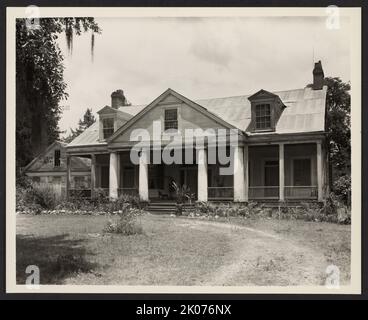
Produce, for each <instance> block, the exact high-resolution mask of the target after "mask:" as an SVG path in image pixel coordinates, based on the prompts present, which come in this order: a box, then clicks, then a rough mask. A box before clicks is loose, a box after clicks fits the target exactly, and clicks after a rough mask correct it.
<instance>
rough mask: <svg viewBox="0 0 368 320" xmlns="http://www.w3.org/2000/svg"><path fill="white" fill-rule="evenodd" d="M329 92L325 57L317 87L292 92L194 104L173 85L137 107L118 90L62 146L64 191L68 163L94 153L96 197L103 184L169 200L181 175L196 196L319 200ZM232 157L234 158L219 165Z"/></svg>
mask: <svg viewBox="0 0 368 320" xmlns="http://www.w3.org/2000/svg"><path fill="white" fill-rule="evenodd" d="M326 93H327V87H326V86H324V73H323V69H322V64H321V62H320V61H319V62H317V63H315V66H314V70H313V84H312V85H308V86H306V87H304V88H301V89H296V90H286V91H280V92H269V91H267V90H263V89H262V90H259V91H258V92H255V93H253V94H251V95H241V96H235V97H226V98H214V99H202V100H191V99H190V98H189V97H185V96H183V95H181V94H179V93H177V92H176V91H174V90H172V89H168V90H166V91H165V92H164V93H162V94H161V95H160V96H158V97H157V98H156V99H154V100H153V101H152V102H151V103H149V104H148V105H137V106H134V105H133V106H132V105H127V103H126V98H125V95H124V92H123V91H122V90H118V91H115V92H113V93H112V95H111V106H105V107H104V108H103V109H101V110H100V111H99V112H98V115H99V119H98V121H97V122H96V123H95V124H94V125H92V126H91V127H90V128H88V129H87V130H86V131H85V132H83V133H82V134H81V135H80V136H78V137H77V138H76V139H74V140H73V141H72V142H71V143H69V144H68V145H67V146H66V154H67V171H68V174H67V188H68V190H72V189H73V186H72V184H71V181H72V180H71V166H70V164H71V159H73V158H74V157H89V158H90V159H91V190H92V191H91V195H92V197H93V195H94V192H95V190H96V189H101V190H104V191H105V192H106V194H108V195H109V197H110V198H111V199H116V198H118V197H119V195H120V194H122V193H126V194H134V195H139V197H140V198H141V200H144V201H149V200H154V199H167V198H170V197H173V196H174V195H173V190H172V188H171V185H172V182H173V181H175V182H176V183H177V184H178V185H184V184H185V185H186V186H188V187H189V188H190V190H191V192H192V193H193V194H194V196H195V198H196V199H197V200H199V201H207V200H233V201H239V202H247V201H249V200H256V201H266V200H271V201H289V200H292V201H306V200H317V201H323V199H324V198H325V197H326V195H327V192H328V170H327V165H328V157H327V148H326V141H325V130H326V128H325V112H326ZM188 132H190V133H191V134H192V135H190V134H188V135H187V133H188ZM193 132H194V133H195V134H194V135H193ZM234 141H235V143H234ZM176 151H177V154H175V153H176ZM179 151H180V152H179ZM220 151H221V152H220ZM227 157H228V158H229V159H232V163H231V160H230V162H229V163H224V161H221V159H223V158H225V159H226V158H227ZM164 158H165V159H166V161H163V160H164ZM187 160H188V161H187ZM232 164H233V165H232ZM226 169H227V170H226ZM229 170H230V173H229ZM225 171H227V172H226V173H225Z"/></svg>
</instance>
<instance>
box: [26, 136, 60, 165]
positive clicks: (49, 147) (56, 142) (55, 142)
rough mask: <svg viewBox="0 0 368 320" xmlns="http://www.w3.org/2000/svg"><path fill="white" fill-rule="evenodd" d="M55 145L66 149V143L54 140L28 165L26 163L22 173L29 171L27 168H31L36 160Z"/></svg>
mask: <svg viewBox="0 0 368 320" xmlns="http://www.w3.org/2000/svg"><path fill="white" fill-rule="evenodd" d="M56 144H58V145H59V146H60V147H62V148H63V147H66V145H67V144H66V143H65V142H62V141H59V140H55V141H54V142H53V143H51V144H50V145H49V146H48V147H47V148H46V149H45V150H43V151H42V152H41V153H39V154H38V155H37V156H36V157H35V158H34V159H33V160H32V161H31V162H30V163H28V164H27V165H26V166H25V167H24V169H23V170H24V171H27V170H29V168H31V167H32V166H33V165H34V164H35V163H36V162H37V160H38V159H40V158H41V157H42V156H44V155H46V154H47V153H48V152H49V151H50V150H51V149H52V148H53V147H54V146H55V145H56Z"/></svg>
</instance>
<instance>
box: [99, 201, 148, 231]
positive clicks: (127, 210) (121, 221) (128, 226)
mask: <svg viewBox="0 0 368 320" xmlns="http://www.w3.org/2000/svg"><path fill="white" fill-rule="evenodd" d="M141 215H142V210H140V209H137V208H132V207H131V205H130V204H128V203H125V204H124V205H123V207H122V210H119V212H118V216H119V218H118V220H115V221H114V220H113V219H112V218H110V219H109V220H108V222H107V224H106V225H105V228H104V230H103V231H104V232H105V233H118V234H122V235H125V236H130V235H134V234H142V233H143V228H142V225H141V224H140V223H138V222H137V217H139V216H141Z"/></svg>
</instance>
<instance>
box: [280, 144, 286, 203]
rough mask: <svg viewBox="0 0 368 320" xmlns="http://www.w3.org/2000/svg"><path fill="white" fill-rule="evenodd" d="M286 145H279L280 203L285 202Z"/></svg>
mask: <svg viewBox="0 0 368 320" xmlns="http://www.w3.org/2000/svg"><path fill="white" fill-rule="evenodd" d="M284 169H285V168H284V144H283V143H280V144H279V185H280V201H284V200H285V170H284Z"/></svg>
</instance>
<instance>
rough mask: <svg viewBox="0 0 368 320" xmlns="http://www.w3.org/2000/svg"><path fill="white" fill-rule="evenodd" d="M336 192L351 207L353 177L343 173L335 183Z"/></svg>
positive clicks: (334, 189)
mask: <svg viewBox="0 0 368 320" xmlns="http://www.w3.org/2000/svg"><path fill="white" fill-rule="evenodd" d="M333 191H334V194H335V195H336V196H337V197H338V198H339V199H340V200H341V201H342V202H343V203H344V204H346V205H347V206H349V207H350V201H351V177H350V175H343V176H341V177H339V178H338V179H336V180H335V181H334V183H333Z"/></svg>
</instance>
